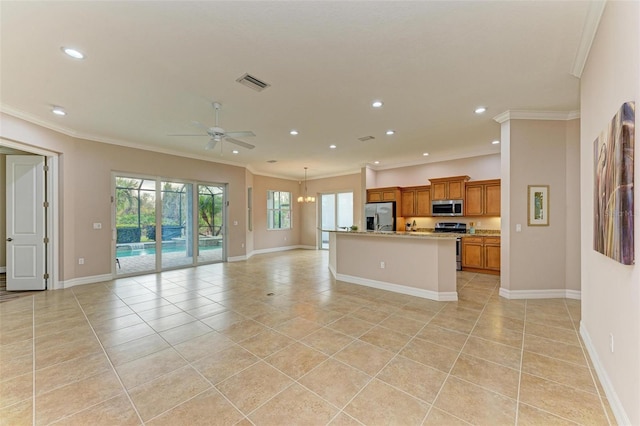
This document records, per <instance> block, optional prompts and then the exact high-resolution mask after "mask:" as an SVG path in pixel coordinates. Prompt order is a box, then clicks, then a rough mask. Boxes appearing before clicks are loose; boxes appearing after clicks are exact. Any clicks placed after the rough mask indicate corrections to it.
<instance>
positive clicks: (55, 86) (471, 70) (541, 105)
mask: <svg viewBox="0 0 640 426" xmlns="http://www.w3.org/2000/svg"><path fill="white" fill-rule="evenodd" d="M592 9H593V3H591V2H587V1H513V2H511V1H469V2H465V1H438V2H431V1H429V2H427V1H422V2H421V1H415V2H402V1H394V2H372V1H367V2H358V1H350V2H313V1H311V2H280V1H279V2H269V1H266V2H265V1H263V2H238V1H232V2H207V1H201V2H179V1H175V2H169V1H162V2H146V1H142V2H141V1H136V2H133V1H130V2H94V1H92V2H81V1H69V2H50V1H46V2H26V1H15V2H14V1H11V2H7V1H2V2H0V24H1V30H0V37H1V45H0V47H1V50H0V52H1V57H0V59H1V63H0V73H1V74H0V79H1V80H0V84H1V86H0V87H1V89H2V91H1V94H0V106H1V107H2V111H4V112H6V113H9V114H12V115H15V116H18V117H22V118H25V119H27V120H30V121H33V122H36V123H39V124H43V125H45V126H47V127H51V128H54V129H58V130H62V131H64V132H65V133H68V134H71V135H74V136H79V137H84V138H89V139H94V140H98V141H104V142H111V143H117V144H124V145H130V146H144V147H146V148H147V149H153V150H155V151H162V152H172V153H180V154H181V155H186V156H193V157H197V158H208V159H211V160H213V161H223V162H231V163H233V164H238V165H243V166H247V167H248V168H249V169H250V170H251V171H252V172H254V173H257V174H264V175H272V176H281V177H286V178H292V179H299V178H301V177H302V176H303V175H304V167H309V172H308V173H309V178H314V177H321V176H331V175H338V174H344V173H350V172H356V171H358V170H359V169H360V168H361V167H363V166H364V165H367V164H371V165H372V167H373V168H374V169H375V168H389V167H397V166H401V165H410V164H419V163H423V162H427V161H429V162H432V161H442V160H446V159H451V158H461V157H469V156H474V155H483V154H489V153H496V152H499V150H500V148H499V146H495V145H492V144H491V141H492V140H495V139H499V138H500V126H499V124H497V123H496V122H495V121H494V120H493V117H494V116H496V115H498V114H500V113H502V112H504V111H506V110H535V111H572V110H578V108H579V79H578V78H577V77H575V76H573V75H572V74H571V73H572V71H573V70H575V69H578V70H579V69H580V64H579V61H580V58H581V57H583V56H584V50H585V44H584V41H583V28H584V29H585V34H587V35H588V34H589V31H591V32H593V30H594V28H595V23H594V20H593V19H592V18H590V14H591V15H592V14H593V13H592ZM595 22H596V23H597V20H596V21H595ZM589 27H591V28H589ZM581 43H582V45H581ZM61 46H70V47H74V48H77V49H79V50H81V51H82V52H84V53H85V54H86V59H84V60H82V61H79V60H74V59H71V58H69V57H67V56H65V55H64V54H63V53H62V52H61V50H60V47H61ZM586 48H588V44H587V45H586ZM581 55H582V56H581ZM576 58H578V59H577V61H578V64H577V66H576ZM246 72H248V73H250V74H252V75H254V76H256V77H258V78H260V79H262V80H264V81H266V82H268V83H270V84H271V87H269V88H268V89H266V90H264V91H263V92H256V91H254V90H251V89H249V88H247V87H245V86H243V85H240V84H239V83H237V82H236V81H235V80H236V78H238V77H240V76H241V75H242V74H244V73H246ZM578 73H579V72H578ZM375 99H380V100H382V101H383V102H384V106H383V108H381V109H373V108H372V107H371V102H372V101H373V100H375ZM212 101H218V102H220V103H222V110H221V114H220V125H221V127H223V128H225V130H227V131H235V130H253V132H254V133H255V134H256V136H255V137H252V138H243V140H245V141H246V142H250V143H252V144H254V145H256V148H255V149H254V150H246V149H243V148H240V149H239V151H240V153H239V154H237V155H234V154H232V153H231V149H232V148H235V147H234V146H232V145H229V144H228V143H223V146H222V151H220V148H219V147H218V148H217V149H216V150H214V151H205V150H204V146H205V144H206V143H207V141H208V137H206V136H203V137H201V138H198V137H171V136H167V135H168V134H172V133H198V129H197V128H194V127H193V126H192V124H191V122H192V121H193V120H196V121H199V122H202V123H205V124H207V125H209V126H213V123H214V112H213V109H212V107H211V102H212ZM53 105H59V106H62V107H64V108H65V109H66V111H67V112H68V115H67V116H65V117H57V116H54V115H52V114H51V107H52V106H53ZM479 105H484V106H487V107H488V110H487V112H486V113H485V114H483V115H476V114H474V112H473V111H474V109H475V107H476V106H479ZM292 128H295V129H297V130H298V131H299V132H300V134H299V135H298V136H295V137H294V136H291V135H289V130H290V129H292ZM387 129H394V130H396V132H397V133H396V134H395V135H393V136H386V135H385V131H386V130H387ZM368 135H371V136H374V137H375V139H374V140H371V141H368V142H361V141H359V140H358V138H359V137H363V136H368ZM330 144H335V145H337V148H336V149H334V150H331V149H329V145H330ZM423 152H429V153H430V156H429V157H423V156H422V153H423ZM267 160H277V162H276V163H267ZM375 160H378V161H380V164H379V165H377V166H373V162H374V161H375Z"/></svg>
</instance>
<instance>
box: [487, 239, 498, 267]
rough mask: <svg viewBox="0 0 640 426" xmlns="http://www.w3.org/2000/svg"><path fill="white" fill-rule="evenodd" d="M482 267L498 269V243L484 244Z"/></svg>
mask: <svg viewBox="0 0 640 426" xmlns="http://www.w3.org/2000/svg"><path fill="white" fill-rule="evenodd" d="M484 268H485V269H491V270H492V271H499V270H500V244H485V246H484Z"/></svg>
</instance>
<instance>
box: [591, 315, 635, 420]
mask: <svg viewBox="0 0 640 426" xmlns="http://www.w3.org/2000/svg"><path fill="white" fill-rule="evenodd" d="M580 336H582V341H583V342H584V345H585V346H586V348H587V352H589V356H590V357H591V362H592V363H593V367H594V369H595V370H596V374H597V375H598V379H600V384H601V385H602V388H603V389H604V393H605V394H606V396H607V399H608V400H609V405H610V406H611V411H613V415H614V416H616V418H615V420H616V423H617V424H619V425H630V424H631V420H629V416H627V413H626V412H625V411H624V407H623V406H622V403H621V402H620V398H618V394H617V393H616V391H615V389H614V388H613V385H612V384H611V380H609V375H608V374H607V371H606V370H605V369H604V367H603V366H602V363H601V362H600V357H598V352H597V351H596V348H595V346H593V341H592V340H591V336H589V332H588V331H587V328H586V327H585V326H584V323H583V322H582V321H580ZM610 420H613V419H610Z"/></svg>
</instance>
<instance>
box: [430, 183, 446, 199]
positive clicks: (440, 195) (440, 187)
mask: <svg viewBox="0 0 640 426" xmlns="http://www.w3.org/2000/svg"><path fill="white" fill-rule="evenodd" d="M431 198H432V199H433V200H446V199H447V183H446V182H438V183H432V184H431Z"/></svg>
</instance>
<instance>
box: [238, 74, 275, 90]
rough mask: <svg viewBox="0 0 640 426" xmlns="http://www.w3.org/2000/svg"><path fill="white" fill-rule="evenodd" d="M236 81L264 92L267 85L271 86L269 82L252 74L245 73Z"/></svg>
mask: <svg viewBox="0 0 640 426" xmlns="http://www.w3.org/2000/svg"><path fill="white" fill-rule="evenodd" d="M236 81H237V82H238V83H240V84H244V85H245V86H247V87H250V88H252V89H253V90H256V91H258V92H262V91H263V90H264V89H266V88H267V87H269V86H271V85H270V84H269V83H265V82H264V81H262V80H260V79H258V78H256V77H254V76H252V75H250V74H245V75H243V76H242V77H240V78H238V79H236Z"/></svg>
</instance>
